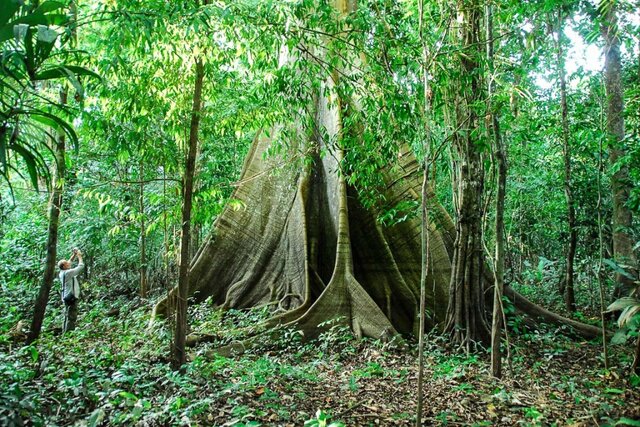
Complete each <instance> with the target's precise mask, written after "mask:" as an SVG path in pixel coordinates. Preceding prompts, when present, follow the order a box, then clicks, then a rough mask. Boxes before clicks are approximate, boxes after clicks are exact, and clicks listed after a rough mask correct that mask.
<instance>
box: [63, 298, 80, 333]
mask: <svg viewBox="0 0 640 427" xmlns="http://www.w3.org/2000/svg"><path fill="white" fill-rule="evenodd" d="M76 320H78V301H77V300H76V301H75V302H74V303H73V304H71V305H66V304H65V306H64V324H63V326H62V333H65V332H68V331H73V330H74V329H75V328H76Z"/></svg>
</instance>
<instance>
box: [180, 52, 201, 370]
mask: <svg viewBox="0 0 640 427" xmlns="http://www.w3.org/2000/svg"><path fill="white" fill-rule="evenodd" d="M195 68H196V76H195V77H196V78H195V84H194V88H193V108H192V111H191V126H190V128H189V147H188V152H187V158H186V164H185V170H184V179H183V183H182V233H181V235H180V272H179V277H178V298H177V301H176V323H175V334H174V341H173V361H172V366H173V369H180V368H181V367H182V365H184V364H185V362H186V360H187V354H186V351H185V342H186V337H187V308H188V306H187V299H188V297H189V266H190V261H191V256H190V249H189V247H190V244H191V207H192V202H193V178H194V172H195V168H196V154H197V153H198V128H199V126H200V112H201V108H202V102H201V100H202V83H203V80H204V65H203V63H202V60H201V59H200V58H198V59H196V67H195Z"/></svg>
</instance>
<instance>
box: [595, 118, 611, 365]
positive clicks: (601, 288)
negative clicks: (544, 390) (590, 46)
mask: <svg viewBox="0 0 640 427" xmlns="http://www.w3.org/2000/svg"><path fill="white" fill-rule="evenodd" d="M601 116H602V114H601ZM601 121H602V120H601ZM599 148H600V150H599V151H598V179H597V182H598V204H597V210H598V243H599V244H600V248H599V249H600V253H599V255H600V256H599V259H598V290H599V294H600V321H601V322H602V353H603V355H604V368H605V369H609V352H608V351H607V328H606V316H605V307H606V304H605V296H604V294H605V283H604V280H603V274H604V271H603V270H604V265H603V260H604V238H603V236H602V234H603V233H602V169H603V165H602V157H603V154H604V152H603V150H602V138H601V139H600V147H599Z"/></svg>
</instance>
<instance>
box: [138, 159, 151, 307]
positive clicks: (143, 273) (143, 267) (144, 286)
mask: <svg viewBox="0 0 640 427" xmlns="http://www.w3.org/2000/svg"><path fill="white" fill-rule="evenodd" d="M139 206H140V297H141V298H146V297H147V294H148V292H149V289H148V283H147V253H146V252H147V247H146V243H147V242H146V232H145V218H144V156H143V155H141V156H140V199H139Z"/></svg>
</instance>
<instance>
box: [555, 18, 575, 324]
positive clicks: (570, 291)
mask: <svg viewBox="0 0 640 427" xmlns="http://www.w3.org/2000/svg"><path fill="white" fill-rule="evenodd" d="M560 7H561V9H560V10H559V11H558V17H557V23H556V25H557V34H556V37H557V39H556V61H557V62H556V66H557V72H558V80H559V83H560V110H561V113H560V114H561V128H560V134H561V136H562V137H561V139H562V157H563V160H564V195H565V199H566V202H567V225H568V227H569V241H568V244H567V253H566V269H565V277H564V287H563V288H564V289H562V290H563V291H564V292H563V296H564V301H565V305H566V307H567V310H569V311H575V310H576V301H575V292H574V286H573V276H574V273H573V272H574V261H575V257H576V246H577V244H578V231H577V229H576V209H575V206H574V201H573V189H572V184H571V145H570V143H569V106H568V104H567V79H566V74H567V71H566V67H565V52H564V41H565V40H564V39H565V36H564V31H563V27H564V11H563V10H562V6H560Z"/></svg>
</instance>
